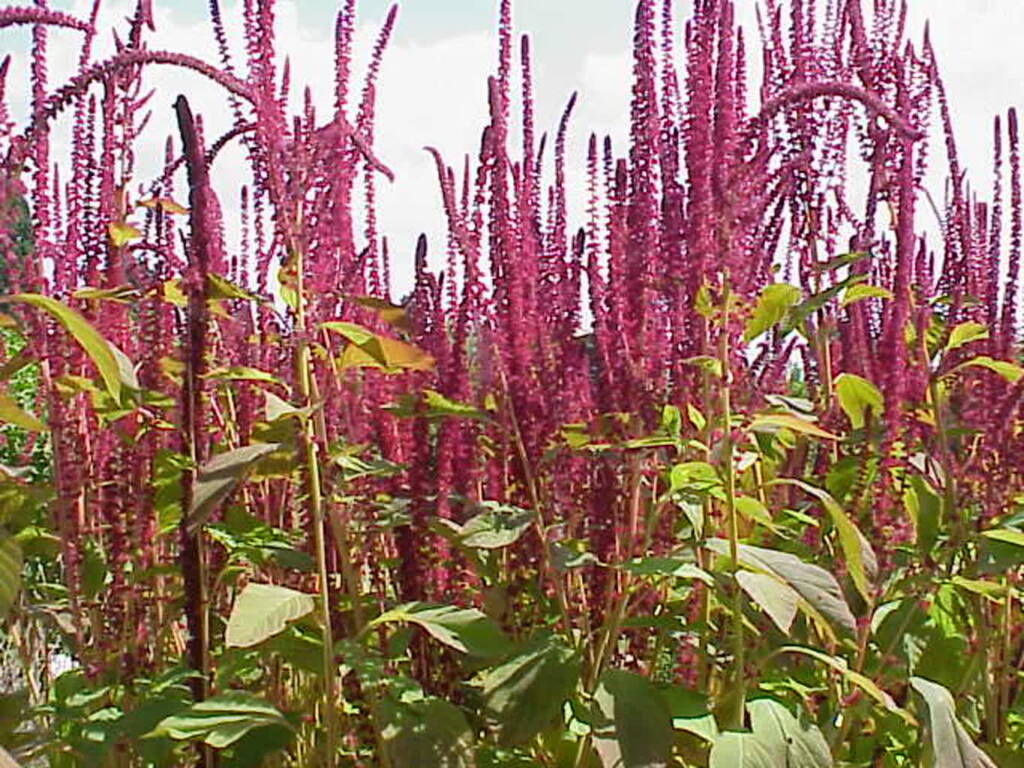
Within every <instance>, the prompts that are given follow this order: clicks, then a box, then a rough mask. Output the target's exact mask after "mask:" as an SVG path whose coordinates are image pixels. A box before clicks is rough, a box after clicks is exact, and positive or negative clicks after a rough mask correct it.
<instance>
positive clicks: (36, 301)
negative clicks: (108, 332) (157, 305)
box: [0, 293, 121, 402]
mask: <svg viewBox="0 0 1024 768" xmlns="http://www.w3.org/2000/svg"><path fill="white" fill-rule="evenodd" d="M4 302H15V303H18V304H28V305H29V306H31V307H35V308H36V309H41V310H43V311H44V312H47V313H48V314H49V315H50V316H51V317H53V318H54V319H55V320H56V321H57V322H59V323H60V324H61V325H62V326H64V328H65V329H66V330H67V331H68V333H70V334H71V335H72V337H74V339H75V341H77V342H78V343H79V344H80V345H81V346H82V349H84V350H85V353H86V354H87V355H89V357H90V358H91V359H92V361H93V363H95V364H96V369H97V370H98V371H99V373H100V376H101V377H102V378H103V383H104V384H105V385H106V387H107V391H108V392H110V394H111V396H113V398H114V399H115V400H116V401H118V402H120V401H121V369H120V366H119V365H118V362H117V358H116V357H115V356H114V352H113V349H112V347H111V345H110V343H109V342H108V341H107V340H106V339H104V338H103V336H101V335H100V333H99V331H97V330H96V329H95V328H93V327H92V325H90V324H89V321H88V320H86V319H85V318H84V317H82V315H80V314H79V313H78V312H76V311H75V310H73V309H71V307H69V306H67V305H65V304H62V303H61V302H59V301H57V300H56V299H53V298H50V297H49V296H41V295H39V294H38V293H19V294H17V295H15V296H7V297H5V298H3V299H2V300H0V303H4Z"/></svg>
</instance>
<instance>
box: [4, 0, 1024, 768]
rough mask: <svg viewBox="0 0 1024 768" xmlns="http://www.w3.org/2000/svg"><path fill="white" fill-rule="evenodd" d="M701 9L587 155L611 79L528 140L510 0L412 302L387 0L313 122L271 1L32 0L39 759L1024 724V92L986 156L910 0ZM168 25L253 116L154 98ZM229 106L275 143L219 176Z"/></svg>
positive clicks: (990, 740)
mask: <svg viewBox="0 0 1024 768" xmlns="http://www.w3.org/2000/svg"><path fill="white" fill-rule="evenodd" d="M674 5H675V4H674V3H673V2H672V0H664V2H661V3H659V2H656V0H639V2H638V4H637V5H636V16H635V46H634V73H633V74H634V87H633V98H632V104H631V105H629V109H630V114H631V133H630V138H629V145H628V146H627V147H615V146H614V145H613V143H612V141H611V140H610V139H605V138H604V137H601V136H591V137H590V145H589V147H590V150H589V159H588V162H587V166H586V168H568V167H567V162H566V149H565V148H566V142H567V136H568V135H569V133H570V131H571V130H573V127H572V124H571V118H572V113H573V107H574V104H575V96H573V98H572V99H571V100H570V101H569V102H568V104H567V106H566V109H565V113H564V116H563V118H562V120H561V122H560V124H559V125H558V126H555V127H554V131H553V132H552V133H551V135H550V138H549V137H548V135H547V134H544V135H542V136H539V135H538V130H539V129H538V128H537V127H536V126H535V125H534V118H533V82H532V76H531V57H530V44H529V38H527V37H525V36H524V37H522V38H520V39H519V40H518V41H517V40H516V39H515V38H514V35H513V27H512V22H511V7H510V2H509V1H508V0H502V2H501V3H500V7H499V18H500V35H499V51H498V55H497V63H496V70H495V72H494V73H493V75H492V76H491V77H490V78H489V80H488V83H489V88H488V93H489V97H490V101H489V106H490V121H489V123H488V124H487V125H486V126H485V127H484V130H483V134H482V138H481V142H480V147H479V150H478V152H477V153H476V154H474V155H467V156H466V157H465V159H464V160H459V161H458V162H453V161H452V159H450V158H445V157H443V156H442V155H441V153H439V152H438V151H436V150H433V149H428V151H430V152H432V153H433V155H434V157H435V159H436V162H437V171H438V182H439V188H440V193H441V197H442V199H443V202H444V210H445V214H446V218H447V231H448V236H447V242H445V243H440V244H434V245H433V247H434V248H435V249H436V250H437V251H438V252H439V253H443V255H444V257H443V258H440V257H438V258H435V259H428V255H429V254H428V248H429V247H431V246H430V244H428V243H427V242H426V240H425V239H421V241H420V243H419V247H418V249H417V251H416V253H415V255H414V258H415V269H416V284H415V289H414V290H413V291H412V293H411V294H410V295H408V296H405V297H396V296H392V295H391V288H390V286H391V279H390V273H391V270H392V262H393V261H396V260H398V259H402V260H405V259H407V258H409V257H410V256H412V255H411V254H391V253H389V250H388V246H387V239H386V238H385V237H384V236H383V233H381V232H379V231H378V226H377V220H376V213H375V205H374V203H375V195H376V189H377V185H378V184H380V183H382V182H386V180H387V179H388V178H391V177H392V171H391V169H389V168H388V166H387V165H386V160H387V158H379V157H377V155H376V154H375V152H374V141H373V135H374V118H375V96H376V94H375V86H376V80H377V74H378V72H379V67H380V64H381V60H382V57H383V56H384V53H385V49H386V47H387V43H388V39H389V36H390V35H391V32H392V28H393V26H394V24H395V23H396V18H397V13H396V10H393V11H392V12H391V13H390V14H389V15H388V17H387V19H386V22H385V24H384V27H383V29H382V30H381V32H380V36H379V39H378V42H377V45H376V47H375V49H374V52H373V56H372V60H371V64H370V67H369V70H368V71H367V72H366V73H365V74H364V75H363V76H362V77H361V79H356V78H355V77H354V75H353V73H352V66H351V58H352V56H351V49H352V38H353V30H354V28H355V12H356V11H355V2H354V0H346V2H345V3H344V7H343V8H342V10H341V11H340V13H339V14H338V16H337V19H336V40H337V43H336V61H335V67H334V73H333V75H334V77H333V79H332V81H331V82H329V83H328V82H317V83H313V84H311V87H313V88H317V89H320V88H325V87H328V88H333V89H334V109H333V110H331V111H330V113H329V114H327V115H323V114H317V112H316V110H315V109H314V108H313V106H312V103H313V100H312V99H311V98H310V97H309V96H307V97H306V98H305V100H304V103H305V105H306V106H305V108H304V109H302V110H300V111H299V112H298V113H297V114H291V113H289V111H288V104H289V103H290V99H289V93H290V89H291V88H292V87H293V84H292V83H291V78H290V75H289V70H288V66H287V64H286V63H285V59H284V58H283V56H282V55H281V54H280V53H279V52H278V51H277V50H276V47H275V38H274V11H275V8H274V6H275V3H274V0H245V2H244V27H245V43H246V44H245V49H244V50H243V51H233V50H230V49H229V46H228V44H227V42H226V40H227V38H226V35H225V32H224V26H223V23H222V18H221V13H220V9H219V6H218V3H217V1H216V0H211V2H210V20H211V22H210V23H211V28H212V30H213V33H214V35H215V36H216V39H217V40H218V43H219V47H220V51H221V56H220V61H217V62H206V61H201V60H198V59H195V58H192V57H190V56H188V55H185V54H181V53H173V52H165V51H155V50H150V49H149V48H148V47H147V45H146V42H145V41H146V36H147V33H148V31H149V30H150V29H151V28H152V26H153V15H152V8H151V4H150V2H148V1H147V0H140V1H139V3H138V5H137V9H136V12H135V14H134V16H133V17H132V18H130V19H128V20H127V21H126V25H125V27H124V28H123V29H121V30H120V31H119V32H118V33H117V34H118V35H119V37H118V38H117V40H118V44H117V53H116V55H114V56H113V57H112V58H110V59H108V60H96V59H95V58H94V57H93V55H92V47H93V43H94V41H95V40H96V36H97V35H98V34H100V33H101V32H103V33H104V34H106V33H107V31H106V30H102V31H101V30H98V29H96V18H97V17H96V13H97V10H98V8H99V2H98V0H97V2H96V3H95V4H94V10H93V14H92V18H91V19H79V18H73V17H71V16H68V15H66V14H62V13H58V12H55V11H51V10H49V9H48V8H47V7H46V3H45V2H38V3H36V4H35V5H33V6H31V7H20V6H8V7H5V8H3V9H0V27H7V26H11V25H18V24H27V25H31V27H32V30H33V46H32V50H31V52H30V53H28V52H26V53H24V54H21V53H19V54H17V55H15V56H13V57H12V56H8V57H7V58H6V59H5V60H4V62H3V64H2V67H0V86H2V84H3V82H4V78H5V77H6V75H7V73H8V71H9V70H10V68H12V67H19V66H22V67H27V68H29V70H30V73H31V82H32V102H33V103H32V110H31V117H30V119H29V121H28V122H27V124H24V125H22V124H15V123H14V122H13V121H11V120H10V119H9V117H8V113H7V112H6V111H5V109H4V107H3V106H2V105H3V100H2V98H0V152H2V158H3V162H2V169H0V179H2V185H0V249H2V252H3V259H2V272H0V277H2V282H3V292H4V295H3V297H2V298H0V310H2V314H0V323H2V326H3V327H2V329H0V331H2V339H0V340H2V349H3V352H2V356H0V379H2V381H3V386H4V388H3V390H2V391H0V420H2V421H3V422H4V423H5V426H4V427H3V435H4V437H3V443H2V446H0V451H2V454H0V459H2V466H0V524H2V528H0V616H2V623H0V639H2V643H3V645H2V652H3V654H4V656H3V658H4V661H3V665H4V675H3V678H2V679H0V686H2V688H0V692H2V695H0V744H3V745H5V746H6V749H7V752H8V753H9V754H10V755H13V756H14V757H15V758H17V759H19V760H21V761H24V762H25V763H26V764H40V765H52V766H79V765H81V766H93V765H109V766H175V765H203V766H214V765H219V766H256V765H270V766H286V765H287V766H291V765H296V766H299V765H301V766H311V765H318V766H341V765H381V766H390V767H391V768H404V767H405V766H425V765H431V766H434V765H437V766H533V765H540V766H567V767H571V768H583V767H584V766H590V767H593V768H596V767H597V766H601V767H602V768H611V767H612V766H622V767H623V768H634V767H635V768H640V766H711V768H736V767H739V768H781V767H782V766H787V767H788V768H821V767H822V766H832V765H836V766H941V768H979V767H981V768H987V767H989V766H994V765H999V766H1004V767H1006V766H1011V767H1012V766H1016V765H1020V764H1021V763H1022V758H1021V754H1022V753H1024V710H1022V702H1024V697H1022V694H1021V686H1020V683H1021V668H1022V665H1024V638H1022V637H1021V633H1020V626H1021V625H1020V619H1021V604H1020V597H1021V594H1020V591H1019V588H1018V584H1019V582H1020V577H1021V565H1022V563H1024V529H1022V528H1024V514H1022V509H1021V499H1022V498H1024V497H1022V492H1024V484H1022V477H1021V471H1020V458H1019V456H1020V450H1019V447H1020V440H1021V428H1022V418H1021V414H1020V412H1019V405H1020V400H1021V396H1022V393H1024V367H1021V365H1020V364H1019V355H1020V328H1019V309H1018V305H1019V284H1020V249H1021V230H1022V219H1021V216H1022V213H1021V210H1022V206H1021V177H1020V148H1019V134H1018V124H1017V116H1016V113H1015V112H1013V111H1010V112H1009V113H1008V114H1007V116H1006V118H1005V122H1001V121H1000V120H997V121H996V124H995V131H994V134H993V135H994V140H995V155H994V162H995V168H996V174H995V178H996V185H995V188H994V189H993V190H991V192H983V191H980V190H978V189H977V188H975V187H972V186H971V185H970V183H969V180H968V179H967V177H966V176H965V174H964V172H963V171H962V169H961V168H960V165H959V163H958V160H957V151H956V140H955V136H954V135H953V131H952V127H951V125H952V119H951V115H950V105H949V104H948V103H947V100H946V97H945V91H944V88H943V84H942V79H941V73H940V69H939V66H938V62H937V59H936V56H935V54H934V52H933V50H932V48H931V46H930V44H929V42H928V39H927V37H926V38H925V39H924V40H922V41H917V40H914V39H911V37H910V36H909V35H908V31H907V30H906V29H905V9H904V8H903V7H902V6H901V5H900V4H899V3H897V2H895V0H876V2H874V3H871V4H870V5H871V9H870V12H867V11H865V9H863V8H862V3H861V2H860V0H828V1H827V2H822V3H817V4H815V3H814V2H809V1H807V0H793V1H792V2H790V3H786V4H780V3H778V2H777V0H765V2H764V3H763V4H762V14H761V28H760V29H759V30H757V32H758V33H759V35H751V31H750V30H747V31H744V30H741V29H739V28H737V26H736V25H735V23H734V18H733V4H732V3H731V2H729V0H698V2H696V3H694V4H692V8H691V4H687V10H688V11H689V16H688V17H687V18H686V19H685V20H678V19H676V17H675V11H676V9H675V7H674ZM681 26H682V29H684V34H683V41H684V46H683V48H684V49H683V50H682V51H680V52H678V53H677V52H676V51H675V50H674V48H675V45H674V41H675V40H676V34H677V32H678V30H679V29H680V27H681ZM75 35H77V38H76V40H77V42H76V43H75V44H76V45H81V56H80V69H79V72H78V74H77V75H76V76H75V77H74V78H73V79H72V80H71V81H70V82H68V83H64V84H52V83H50V82H49V81H48V78H47V51H48V48H49V47H50V46H52V45H53V44H54V40H59V41H60V42H59V44H61V45H68V44H70V43H69V42H68V41H69V40H72V39H73V37H72V36H75ZM51 38H53V40H51ZM755 51H756V53H755ZM755 56H756V57H758V58H759V59H760V61H761V63H762V64H761V66H760V67H758V69H757V71H758V73H759V78H758V80H757V82H753V83H751V82H750V77H749V75H748V71H747V65H748V61H749V60H752V59H753V58H754V57H755ZM154 66H171V67H177V68H180V69H183V70H188V71H190V72H191V73H194V74H189V75H188V77H193V76H202V77H205V78H207V79H209V80H212V81H214V82H215V83H217V84H218V85H219V86H221V87H222V88H223V91H224V100H225V104H226V108H227V109H229V110H231V113H232V114H233V115H234V121H235V123H234V124H235V127H234V128H233V129H232V130H231V131H230V132H229V133H228V134H226V135H224V136H208V135H205V134H204V130H203V122H202V118H201V116H199V115H195V114H193V111H192V108H191V106H190V105H189V102H188V100H187V99H186V98H185V97H180V98H179V99H178V101H177V102H176V104H175V110H174V115H173V116H171V115H165V114H160V115H157V118H158V119H156V120H154V121H153V124H152V125H150V124H149V120H148V118H149V113H148V112H147V103H148V102H149V93H148V91H147V86H146V73H147V72H148V71H149V70H150V69H151V68H152V67H154ZM183 82H184V80H183ZM0 95H2V87H0ZM624 108H625V105H624ZM453 119H458V116H453ZM58 122H61V124H68V125H69V126H70V132H71V136H72V140H71V143H70V146H69V147H67V148H66V149H67V151H66V152H64V151H62V149H61V148H62V147H63V145H62V144H60V145H58V144H52V145H51V132H52V131H53V130H54V126H55V124H56V123H58ZM167 126H174V127H176V130H175V131H174V132H173V135H172V136H170V137H169V138H168V140H167V145H166V147H167V149H166V162H165V170H164V171H163V173H162V174H161V175H159V177H158V178H139V177H138V175H137V173H136V170H135V168H136V160H137V158H136V153H137V151H138V147H139V142H140V137H141V136H143V135H145V132H146V131H148V132H153V131H160V130H166V128H167ZM411 128H412V129H414V127H411ZM513 137H515V138H516V141H513ZM936 140H937V141H938V142H939V143H940V146H939V147H938V149H937V150H936V151H932V146H931V143H932V142H935V141H936ZM234 142H237V143H240V144H241V145H242V147H243V148H244V151H245V154H246V157H247V158H248V170H249V172H250V174H251V181H250V183H249V184H247V185H246V186H245V187H244V188H242V189H240V190H238V199H237V200H229V201H219V200H218V199H217V196H216V195H215V194H214V192H213V189H212V187H211V183H210V181H211V178H215V177H216V175H217V173H218V156H219V153H220V151H221V150H222V149H223V148H224V147H225V146H226V145H228V144H229V143H234ZM933 157H937V158H941V159H942V161H943V162H944V163H946V164H947V165H948V179H949V180H948V183H947V185H946V190H945V194H944V195H943V196H941V198H940V199H936V198H935V197H933V196H932V195H930V194H929V193H928V191H927V189H926V188H925V186H924V179H925V175H926V173H927V172H928V171H929V165H930V162H932V160H933ZM449 163H452V164H449ZM399 170H400V169H399ZM570 174H575V175H576V176H577V177H578V176H585V178H586V179H587V189H588V191H589V206H588V217H587V219H586V220H585V221H582V222H576V221H572V222H571V221H569V216H568V214H567V194H568V193H567V184H568V182H567V178H568V176H569V175H570ZM225 216H227V217H230V218H231V219H232V221H231V222H230V223H226V222H225ZM235 219H237V221H235ZM226 229H227V230H230V231H232V232H236V231H237V232H240V237H239V240H240V242H239V244H238V245H237V246H236V245H234V244H231V245H229V244H228V240H229V239H226V238H225V235H224V233H225V230H226ZM431 264H438V265H443V266H441V268H440V269H439V270H437V271H432V270H431V267H430V265H431ZM6 759H7V754H5V753H3V752H0V764H3V762H4V760H6Z"/></svg>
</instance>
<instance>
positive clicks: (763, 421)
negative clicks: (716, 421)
mask: <svg viewBox="0 0 1024 768" xmlns="http://www.w3.org/2000/svg"><path fill="white" fill-rule="evenodd" d="M750 429H751V430H752V431H754V432H765V431H768V432H774V431H776V430H778V429H788V430H790V431H791V432H799V433H801V434H804V435H810V436H811V437H820V438H822V439H823V440H838V439H839V436H838V435H833V434H832V433H831V432H828V431H826V430H824V429H822V428H821V427H819V426H818V425H817V424H815V423H814V422H812V421H808V420H807V419H802V418H800V417H799V416H795V415H793V414H791V413H761V414H758V415H757V416H755V417H754V420H753V421H751V422H750Z"/></svg>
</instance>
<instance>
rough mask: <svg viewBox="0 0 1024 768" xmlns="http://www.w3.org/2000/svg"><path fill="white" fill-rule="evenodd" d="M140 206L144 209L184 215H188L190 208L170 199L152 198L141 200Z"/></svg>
mask: <svg viewBox="0 0 1024 768" xmlns="http://www.w3.org/2000/svg"><path fill="white" fill-rule="evenodd" d="M139 205H141V206H142V207H143V208H150V209H159V210H161V211H163V212H164V213H170V214H177V215H183V214H186V213H188V208H186V207H185V206H183V205H181V204H180V203H176V202H175V201H174V200H172V199H171V198H169V197H151V198H148V199H146V200H139Z"/></svg>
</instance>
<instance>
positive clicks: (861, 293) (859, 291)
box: [839, 283, 892, 307]
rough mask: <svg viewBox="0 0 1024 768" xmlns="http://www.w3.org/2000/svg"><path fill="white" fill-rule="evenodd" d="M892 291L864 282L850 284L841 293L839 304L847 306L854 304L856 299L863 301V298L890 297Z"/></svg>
mask: <svg viewBox="0 0 1024 768" xmlns="http://www.w3.org/2000/svg"><path fill="white" fill-rule="evenodd" d="M891 298H892V291H889V290H886V289H885V288H881V287H879V286H877V285H866V284H865V283H858V284H857V285H851V286H850V287H849V288H847V289H846V293H844V294H843V298H842V300H841V301H840V302H839V304H840V305H841V306H843V307H848V306H850V305H851V304H856V303H857V302H858V301H864V300H865V299H891Z"/></svg>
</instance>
